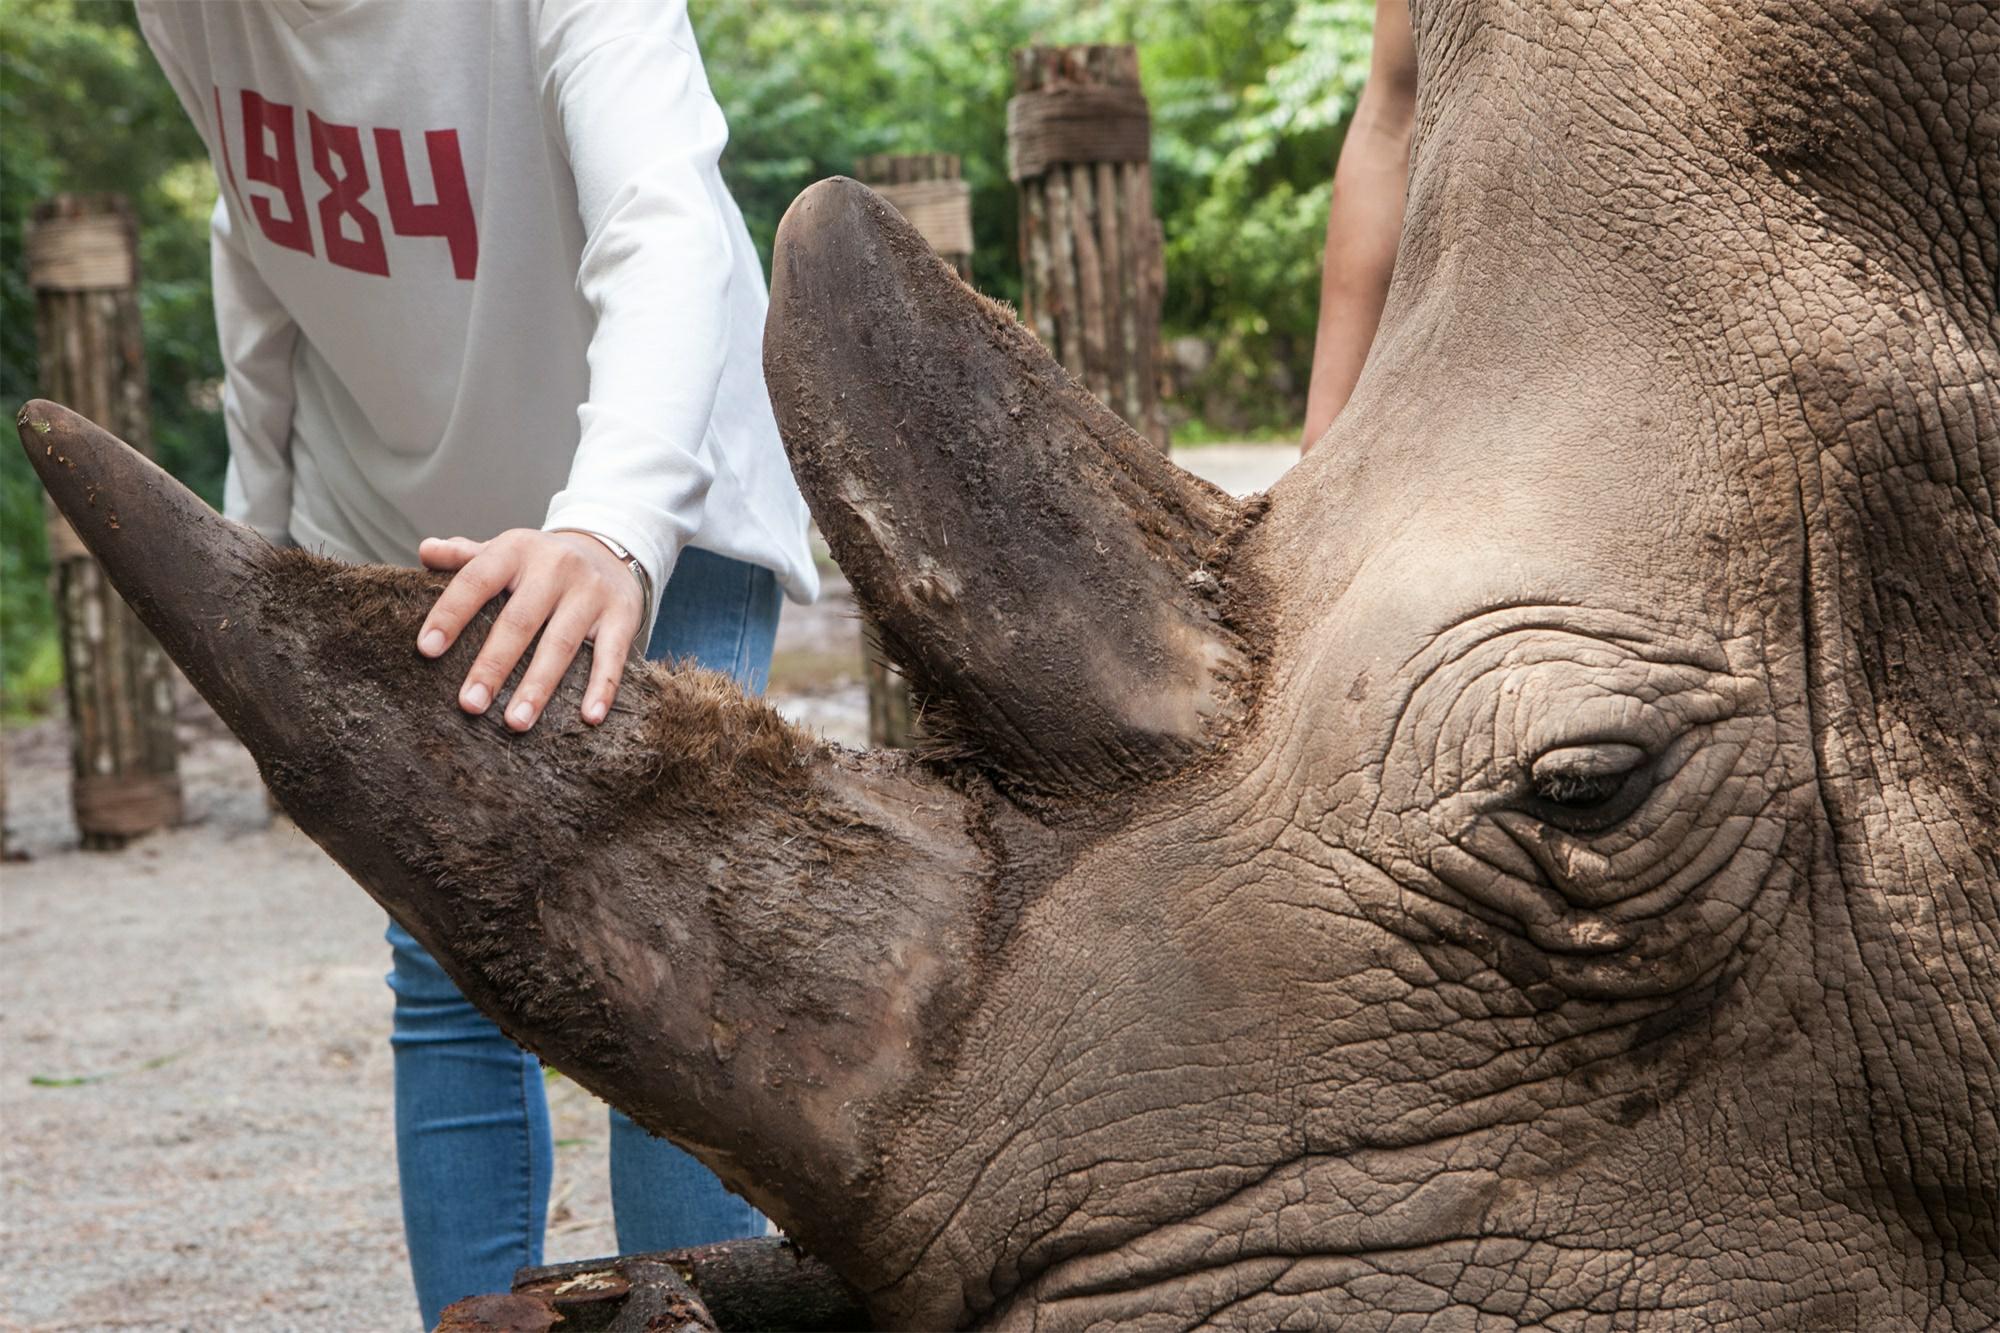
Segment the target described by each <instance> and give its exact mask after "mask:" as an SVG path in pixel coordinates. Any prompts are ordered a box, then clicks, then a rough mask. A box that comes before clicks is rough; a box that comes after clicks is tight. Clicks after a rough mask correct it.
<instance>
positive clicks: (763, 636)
mask: <svg viewBox="0 0 2000 1333" xmlns="http://www.w3.org/2000/svg"><path fill="white" fill-rule="evenodd" d="M779 602H780V594H779V591H778V580H777V579H776V577H775V576H773V575H772V573H771V571H769V570H768V569H760V568H758V567H757V566H755V565H749V564H745V563H744V562H742V561H740V560H731V559H729V558H728V557H727V556H720V555H715V554H712V553H710V552H708V551H694V550H689V551H683V552H681V558H680V561H679V563H677V564H676V565H675V566H674V572H673V576H672V577H671V578H669V579H668V580H667V588H666V592H665V593H664V594H662V596H661V598H660V616H659V619H658V620H657V621H655V622H654V626H653V640H652V642H651V643H650V644H648V645H647V647H646V655H647V656H648V657H650V658H653V659H654V660H655V661H658V660H662V659H668V658H671V659H672V660H674V661H689V660H692V661H693V662H695V663H697V664H698V665H701V666H705V667H707V668H709V669H710V670H712V671H725V672H728V673H729V674H730V675H731V676H734V677H735V678H736V679H737V681H738V682H740V683H741V684H742V685H743V687H744V688H745V689H747V690H751V691H755V692H761V691H762V690H763V688H764V682H765V681H766V680H767V679H768V678H769V676H770V673H771V649H772V646H773V644H774V642H775V641H776V639H777V634H778V607H779ZM611 1211H612V1215H613V1217H614V1218H615V1219H616V1221H617V1225H618V1248H619V1250H621V1251H622V1252H624V1253H626V1254H633V1253H643V1252H645V1251H647V1250H672V1249H679V1248H681V1247H683V1246H689V1245H707V1244H710V1243H712V1242H715V1241H721V1240H735V1239H737V1238H739V1237H743V1236H761V1235H763V1234H764V1230H765V1224H764V1218H763V1215H762V1214H761V1213H759V1212H758V1211H757V1210H756V1209H755V1208H752V1207H751V1206H750V1205H749V1204H747V1203H745V1202H744V1201H743V1200H742V1199H739V1198H737V1197H736V1196H735V1195H733V1194H731V1193H730V1192H729V1191H728V1190H726V1189H724V1188H723V1187H722V1182H721V1181H719V1180H717V1179H716V1178H715V1176H714V1174H713V1173H711V1172H710V1171H709V1169H708V1168H707V1167H705V1166H703V1165H702V1164H701V1163H699V1162H697V1161H695V1159H694V1158H692V1157H690V1156H688V1155H687V1154H686V1153H684V1152H682V1151H681V1150H680V1149H679V1148H676V1147H675V1146H674V1145H673V1144H671V1143H668V1142H667V1141H666V1140H665V1139H659V1138H654V1137H653V1136H652V1135H650V1134H648V1133H647V1132H646V1131H645V1130H643V1129H640V1128H639V1127H638V1126H637V1125H635V1124H633V1123H632V1121H631V1120H630V1119H628V1118H627V1117H626V1116H625V1114H624V1113H623V1112H620V1111H613V1112H612V1113H611Z"/></svg>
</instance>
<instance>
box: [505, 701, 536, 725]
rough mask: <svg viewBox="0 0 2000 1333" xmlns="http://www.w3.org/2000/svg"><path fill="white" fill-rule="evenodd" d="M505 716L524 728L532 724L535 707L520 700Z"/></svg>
mask: <svg viewBox="0 0 2000 1333" xmlns="http://www.w3.org/2000/svg"><path fill="white" fill-rule="evenodd" d="M507 716H509V717H511V718H513V719H514V720H515V721H516V722H519V723H520V724H521V725H522V726H526V725H527V724H528V723H530V722H533V721H534V720H535V706H534V705H533V704H531V703H529V702H528V701H527V700H526V699H522V700H521V701H519V702H518V703H516V704H515V705H514V707H513V708H512V709H511V710H509V711H508V714H507Z"/></svg>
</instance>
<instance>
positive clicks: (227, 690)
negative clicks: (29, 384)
mask: <svg viewBox="0 0 2000 1333" xmlns="http://www.w3.org/2000/svg"><path fill="white" fill-rule="evenodd" d="M15 425H16V427H17V428H18V429H19V431H20V434H21V445H22V447H23V448H24V449H26V450H27V452H28V458H29V461H30V462H32V463H33V464H34V467H35V471H36V472H37V473H38V474H40V476H41V479H42V484H43V485H44V486H45V487H47V488H48V492H49V496H50V498H52V499H53V500H54V501H55V504H56V508H58V509H60V510H61V511H62V513H63V516H64V517H65V518H67V519H68V520H69V521H70V526H71V527H73V528H75V529H76V533H77V536H79V537H81V538H82V539H83V544H84V545H85V546H86V547H88V548H89V549H90V553H91V554H92V555H94V556H96V557H97V560H98V563H99V564H101V565H103V567H104V572H105V575H106V576H107V577H108V578H109V579H110V580H111V585H112V586H113V587H114V588H116V589H117V590H118V592H119V594H120V595H122V596H123V597H124V598H125V600H126V601H127V602H129V603H131V606H132V609H133V610H134V611H136V612H137V613H138V615H139V619H140V620H142V621H144V622H145V625H146V628H147V629H149V630H151V631H152V632H153V635H154V637H156V638H157V639H158V640H159V641H160V646H161V647H162V648H164V649H165V650H166V652H167V655H168V656H170V657H172V658H173V659H174V661H175V662H177V663H179V664H180V666H181V668H182V670H184V671H186V672H187V675H188V678H189V679H190V680H192V681H193V682H194V684H195V686H196V688H198V689H199V690H200V691H201V692H202V694H203V695H205V696H206V697H207V698H208V699H209V700H210V701H212V702H214V703H215V704H216V707H217V711H218V712H220V713H221V714H222V716H223V719H224V720H225V721H227V722H228V723H229V724H230V726H232V727H234V728H236V729H237V730H238V731H239V732H240V731H241V730H243V724H244V723H245V722H246V721H247V720H248V718H247V717H246V716H245V713H246V711H247V710H250V709H253V708H256V707H257V703H256V701H257V700H258V699H260V698H262V697H263V695H264V694H265V691H263V690H259V689H256V688H253V683H254V682H255V681H257V680H260V679H266V678H268V667H269V665H270V664H269V663H268V662H266V661H265V660H264V654H265V653H266V652H267V651H268V650H269V649H270V647H271V643H270V641H269V640H267V639H265V638H263V637H261V636H258V635H255V634H252V633H250V632H248V631H249V630H251V629H252V628H253V627H252V626H250V625H248V624H245V623H242V622H243V621H244V620H245V619H246V618H248V617H252V616H254V615H255V614H256V611H255V608H256V607H257V606H258V605H260V600H259V599H257V598H255V597H252V596H248V595H246V593H247V590H248V589H249V588H251V587H252V586H254V585H255V584H257V583H258V582H260V581H261V579H262V577H263V574H264V572H265V570H266V569H267V568H268V566H269V563H270V561H271V560H272V558H273V557H274V556H275V555H276V552H275V550H274V548H273V547H272V546H271V544H270V543H269V542H266V541H265V540H264V539H263V538H262V537H259V536H258V535H257V534H256V533H254V532H252V531H251V530H250V529H248V528H245V527H241V526H239V525H238V524H235V523H231V522H230V521H229V520H227V519H225V518H223V517H222V516H221V515H220V514H218V513H216V512H215V511H214V510H213V509H210V508H209V507H208V506H207V505H206V504H203V503H202V501H201V499H200V498H199V497H198V496H196V495H195V494H194V493H193V492H192V491H190V490H188V488H187V487H185V486H183V485H181V484H180V483H179V482H178V481H176V480H174V479H173V477H171V476H169V475H168V474H167V473H166V472H165V471H163V470H162V469H161V468H160V467H159V466H157V465H156V464H154V463H153V462H152V460H150V459H148V458H147V457H145V456H144V455H143V454H141V453H139V452H138V451H137V450H135V449H133V448H132V447H131V446H129V445H127V444H126V443H125V442H124V441H123V440H121V439H119V438H118V437H117V436H115V435H113V434H112V433H111V432H109V431H107V430H105V429H103V428H102V427H100V426H98V425H96V424H95V423H94V422H91V421H89V420H87V419H85V418H83V417H80V416H78V415H77V414H76V413H74V412H72V411H70V410H69V409H68V408H66V407H62V406H59V405H58V404H55V403H50V402H45V401H43V400H41V399H36V400H34V401H33V402H30V403H29V404H28V405H27V406H25V407H23V408H22V409H21V411H20V414H19V416H17V417H16V418H15ZM232 629H234V630H235V632H234V633H232V632H231V631H232ZM272 703H273V704H274V705H276V701H275V700H274V701H272ZM258 711H259V713H260V717H259V720H260V721H263V722H266V723H281V721H282V714H283V711H284V710H283V709H282V707H277V706H274V707H272V708H270V709H259V710H258ZM266 713H268V714H269V716H268V717H267V716H263V714H266Z"/></svg>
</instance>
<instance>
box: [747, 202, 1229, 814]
mask: <svg viewBox="0 0 2000 1333" xmlns="http://www.w3.org/2000/svg"><path fill="white" fill-rule="evenodd" d="M771 300H772V307H771V317H770V321H769V323H768V325H767V326H766V330H765V337H764V368H765V374H766V376H767V378H768V380H769V383H770V388H771V396H772V401H773V403H774V405H775V407H776V409H777V416H778V423H779V427H780V429H781V431H782V433H783V435H784V439H785V447H786V450H787V452H788V453H789V454H790V455H791V460H792V467H793V470H794V471H795V472H796V474H797V476H798V479H799V484H800V485H801V487H803V489H804V490H805V493H806V497H807V500H808V502H809V503H810V505H811V507H812V511H813V516H814V517H815V518H816V519H817V520H818V521H819V526H820V530H821V531H822V532H823V533H824V534H825V535H826V539H827V543H828V545H829V546H830V547H831V548H832V550H833V554H834V556H835V558H836V559H837V560H838V561H839V562H840V565H841V568H842V569H843V570H844V571H846V573H847V576H848V578H849V579H850V580H851V581H852V583H853V585H854V590H855V595H856V597H857V598H858V599H859V601H860V603H861V605H862V607H863V609H864V610H865V611H866V612H867V613H868V614H869V616H870V617H872V618H873V619H874V621H875V622H876V624H877V626H878V627H879V629H880V633H881V638H882V640H883V643H884V646H885V648H886V649H887V650H888V652H889V654H890V655H891V657H892V658H894V659H895V660H896V662H897V664H898V665H899V666H901V667H902V668H903V670H904V671H905V672H906V674H908V675H909V677H910V678H911V681H912V684H913V686H914V687H915V689H916V692H917V695H918V698H919V700H920V702H921V704H922V706H923V708H924V713H923V722H924V726H925V728H926V730H927V731H928V732H930V733H931V735H932V736H933V737H934V738H937V739H938V740H939V741H940V742H941V748H943V749H944V750H945V751H947V752H955V753H957V754H960V755H963V756H965V757H967V758H969V759H970V760H971V761H972V762H974V763H975V764H976V765H978V766H979V767H980V768H982V769H984V770H985V771H987V772H988V773H989V774H990V775H991V776H993V777H994V778H995V779H996V780H998V781H999V782H1000V783H1001V784H1002V785H1003V786H1004V787H1006V788H1007V789H1008V790H1009V791H1010V792H1012V793H1013V794H1014V795H1016V796H1017V797H1026V798H1030V799H1033V798H1061V797H1066V796H1090V795H1099V794H1105V793H1109V792H1113V791H1116V790H1118V789H1121V788H1124V787H1128V786H1130V785H1131V784H1133V783H1134V782H1137V781H1144V780H1148V779H1151V778H1157V777H1161V776H1164V775H1166V774H1168V773H1170V772H1173V771H1175V770H1176V769H1178V768H1179V767H1180V766H1181V765H1183V764H1184V763H1186V762H1187V761H1188V760H1190V759H1191V758H1193V757H1195V756H1197V755H1198V754H1200V753H1201V752H1202V751H1203V750H1205V749H1206V748H1207V747H1208V746H1209V745H1211V744H1213V743H1214V741H1215V739H1216V738H1217V736H1218V734H1219V733H1220V731H1221V730H1222V729H1223V726H1224V725H1225V724H1226V722H1227V720H1228V718H1229V717H1230V716H1231V715H1233V714H1234V713H1236V712H1238V711H1240V709H1241V707H1242V706H1243V694H1244V690H1245V682H1246V681H1247V678H1248V672H1247V662H1248V658H1249V653H1248V651H1247V650H1246V647H1245V644H1244V643H1243V641H1242V639H1241V638H1240V636H1239V635H1238V634H1237V633H1236V632H1235V631H1234V630H1233V629H1231V628H1230V627H1229V626H1228V624H1227V623H1226V620H1227V617H1226V616H1225V614H1224V611H1223V606H1224V604H1225V602H1226V601H1227V593H1226V590H1225V588H1224V585H1223V581H1222V579H1221V577H1220V576H1221V574H1222V572H1223V571H1222V570H1221V568H1220V565H1221V562H1222V561H1223V560H1224V559H1225V558H1226V554H1227V552H1226V548H1227V546H1228V544H1229V541H1230V539H1231V536H1232V533H1233V532H1234V531H1235V530H1236V529H1237V528H1238V526H1239V520H1240V518H1241V516H1242V515H1241V511H1242V506H1240V505H1239V504H1238V503H1237V502H1236V501H1234V500H1232V499H1231V498H1230V497H1229V496H1227V495H1225V494H1223V493H1222V492H1221V491H1218V490H1216V489H1215V488H1213V487H1211V486H1209V485H1207V484H1206V483H1204V482H1202V481H1200V480H1198V479H1196V478H1194V477H1192V476H1190V475H1189V474H1187V473H1186V472H1183V471H1182V470H1181V469H1179V468H1177V467H1175V466H1174V464H1173V463H1171V462H1170V461H1169V460H1168V459H1167V458H1166V457H1165V456H1164V455H1163V454H1162V453H1161V451H1160V450H1159V449H1158V448H1156V447H1155V446H1153V445H1152V444H1150V443H1149V442H1148V441H1147V440H1145V439H1144V438H1143V437H1142V436H1140V435H1139V434H1138V433H1137V432H1135V431H1134V430H1132V428H1131V427H1129V426H1127V425H1126V424H1125V422H1124V421H1122V420H1121V419H1120V418H1119V417H1118V416H1117V415H1116V414H1114V413H1113V412H1111V411H1110V409H1108V408H1106V407H1105V406H1104V405H1103V404H1101V403H1099V402H1098V401H1097V400H1096V399H1095V398H1093V397H1092V396H1091V395H1090V394H1089V393H1087V392H1086V391H1085V390H1084V389H1083V388H1082V387H1081V386H1079V385H1078V384H1077V383H1076V382H1075V381H1074V380H1072V379H1071V378H1070V377H1069V375H1068V374H1067V373H1065V372H1064V370H1063V369H1062V368H1061V367H1060V366H1059V365H1057V364H1056V362H1055V361H1054V360H1052V359H1051V358H1050V357H1049V355H1048V354H1047V353H1046V352H1045V351H1044V350H1043V349H1042V347H1041V345H1040V344H1039V343H1038V342H1037V341H1036V340H1035V338H1034V336H1033V335H1032V334H1031V333H1029V332H1028V331H1027V330H1026V329H1025V328H1023V327H1022V326H1021V325H1020V323H1019V322H1018V321H1016V320H1015V319H1014V318H1013V317H1012V315H1011V313H1010V312H1009V311H1008V310H1007V309H1006V308H1005V307H1003V306H1001V305H998V304H997V303H995V302H992V301H989V300H986V299H985V298H983V297H981V296H979V295H978V294H977V293H975V292H974V291H973V290H972V289H971V288H970V287H968V286H966V285H965V284H964V283H963V282H961V281H959V279H958V278H957V276H956V275H955V274H954V273H953V272H952V271H951V270H950V269H949V268H948V267H946V266H945V265H944V263H943V262H942V261H940V260H939V259H938V258H937V257H936V256H935V255H934V254H933V253H932V252H931V250H930V248H929V247H928V246H927V245H926V244H925V243H924V241H923V239H922V237H920V236H919V235H918V234H917V233H916V232H915V231H914V230H913V229H912V228H911V227H910V226H909V224H908V223H907V222H905V221H904V220H903V218H902V216H901V215H900V214H898V213H897V212H896V210H895V209H894V208H892V207H890V206H889V205H888V204H887V203H885V202H884V201H883V200H882V199H881V198H879V197H878V196H877V195H875V194H874V193H873V192H872V191H870V190H868V189H867V188H866V187H864V186H862V185H859V184H857V183H856V182H854V181H851V180H846V179H842V178H838V177H836V178H834V179H831V180H825V181H821V182H820V183H818V184H817V185H814V186H813V187H812V188H811V189H809V190H807V191H806V192H805V193H804V194H803V195H801V196H800V197H799V198H798V200H797V201H796V202H795V203H793V205H792V207H791V209H790V211H789V212H787V213H786V215H785V219H784V222H783V223H782V224H781V225H780V227H779V229H778V240H777V250H776V257H775V262H774V273H773V277H772V288H771Z"/></svg>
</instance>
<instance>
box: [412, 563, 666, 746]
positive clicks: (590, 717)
mask: <svg viewBox="0 0 2000 1333" xmlns="http://www.w3.org/2000/svg"><path fill="white" fill-rule="evenodd" d="M418 555H419V557H420V558H421V559H422V560H423V562H424V563H425V564H426V565H428V566H430V567H431V568H433V569H456V570H457V573H456V574H455V575H454V576H453V577H452V580H451V582H450V583H449V584H448V585H446V587H445V590H444V592H443V593H441V594H439V596H438V599H437V602H436V604H435V605H433V606H432V607H431V610H430V614H429V615H428V616H426V617H425V619H424V624H423V626H422V628H421V629H419V630H418V631H417V650H418V651H419V652H421V653H423V654H424V655H425V656H428V657H437V656H440V655H442V654H443V653H444V652H445V651H447V650H448V649H449V648H450V647H451V646H452V644H453V643H455V642H457V640H458V639H459V637H460V635H462V634H463V633H464V632H465V629H466V626H468V625H469V624H471V623H472V620H473V618H474V617H475V616H477V615H478V614H479V613H480V611H481V610H482V609H483V608H484V607H485V606H486V604H487V603H488V602H490V601H491V600H492V599H493V598H494V597H496V596H498V595H499V594H500V593H502V592H506V593H509V594H510V596H509V597H508V599H507V603H506V605H505V606H503V607H502V608H501V609H500V613H499V614H498V615H497V616H496V617H494V621H493V624H492V627H491V628H490V629H489V630H488V631H487V633H486V641H485V642H484V643H483V644H481V645H480V649H479V653H478V656H477V657H475V658H474V660H473V663H472V668H471V670H469V671H467V672H466V675H465V681H464V683H463V684H462V685H460V687H459V692H458V703H459V707H461V708H463V709H464V710H465V711H466V712H468V713H474V714H479V713H484V712H485V711H486V710H487V709H488V708H490V707H492V705H493V701H494V700H495V699H496V698H498V697H499V694H500V690H501V688H502V687H503V686H504V685H505V684H506V682H507V678H508V676H510V675H511V674H512V673H513V671H514V668H515V666H516V665H518V664H519V662H520V661H521V658H522V655H523V654H525V653H526V652H527V651H528V648H529V646H530V645H531V644H534V643H535V638H536V635H538V634H539V635H540V636H541V642H540V645H539V646H538V647H536V648H535V652H534V656H533V658H532V659H531V660H530V661H529V663H528V668H527V670H526V671H524V672H523V673H522V675H521V679H520V682H519V683H518V684H517V685H516V686H515V687H514V690H513V693H512V694H511V695H510V696H509V699H508V706H507V712H506V716H505V719H504V721H505V722H506V724H507V726H508V727H510V728H511V729H513V730H514V731H526V730H528V729H529V728H530V727H532V726H534V725H535V723H536V722H537V721H538V720H539V719H540V717H541V715H542V711H543V710H544V709H545V708H546V707H547V706H548V703H549V700H550V699H552V698H554V697H555V693H556V690H557V689H558V688H560V686H561V684H562V679H563V676H564V675H565V674H566V673H567V672H568V670H569V667H570V663H571V662H573V661H574V660H575V658H576V654H577V652H578V650H579V649H580V648H581V647H582V646H583V644H584V643H585V641H587V640H593V639H594V640H595V642H596V645H597V648H596V651H595V653H594V654H593V656H592V665H591V671H590V679H589V682H588V684H587V685H586V687H585V690H584V703H583V717H584V720H585V721H587V722H590V723H593V724H595V723H598V722H602V721H603V720H604V719H605V718H606V717H607V716H609V715H610V712H611V704H612V702H613V700H614V699H616V697H617V694H618V683H619V680H620V677H621V676H622V675H623V672H624V668H625V654H626V652H627V651H628V650H629V649H630V647H631V644H632V637H633V635H634V634H636V633H637V632H638V628H639V622H640V619H641V618H642V617H643V616H644V614H645V606H644V602H645V598H644V595H643V593H642V591H641V588H640V585H639V584H638V582H637V581H636V580H634V579H633V578H632V576H631V571H630V570H628V569H626V568H625V566H624V564H623V563H622V562H621V561H619V560H618V559H617V558H616V557H615V556H613V555H612V553H611V551H610V550H609V548H607V547H605V546H604V545H603V544H602V543H601V542H599V541H598V540H596V539H595V538H593V537H590V536H588V535H585V534H573V533H547V532H531V531H526V530H521V531H515V532H508V533H503V534H501V535H500V536H499V537H496V538H494V539H493V540H492V541H490V542H474V541H467V540H466V539H465V538H463V537H453V538H450V539H449V540H436V539H431V540H426V541H425V542H424V543H423V545H422V546H421V547H420V548H419V551H418Z"/></svg>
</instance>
